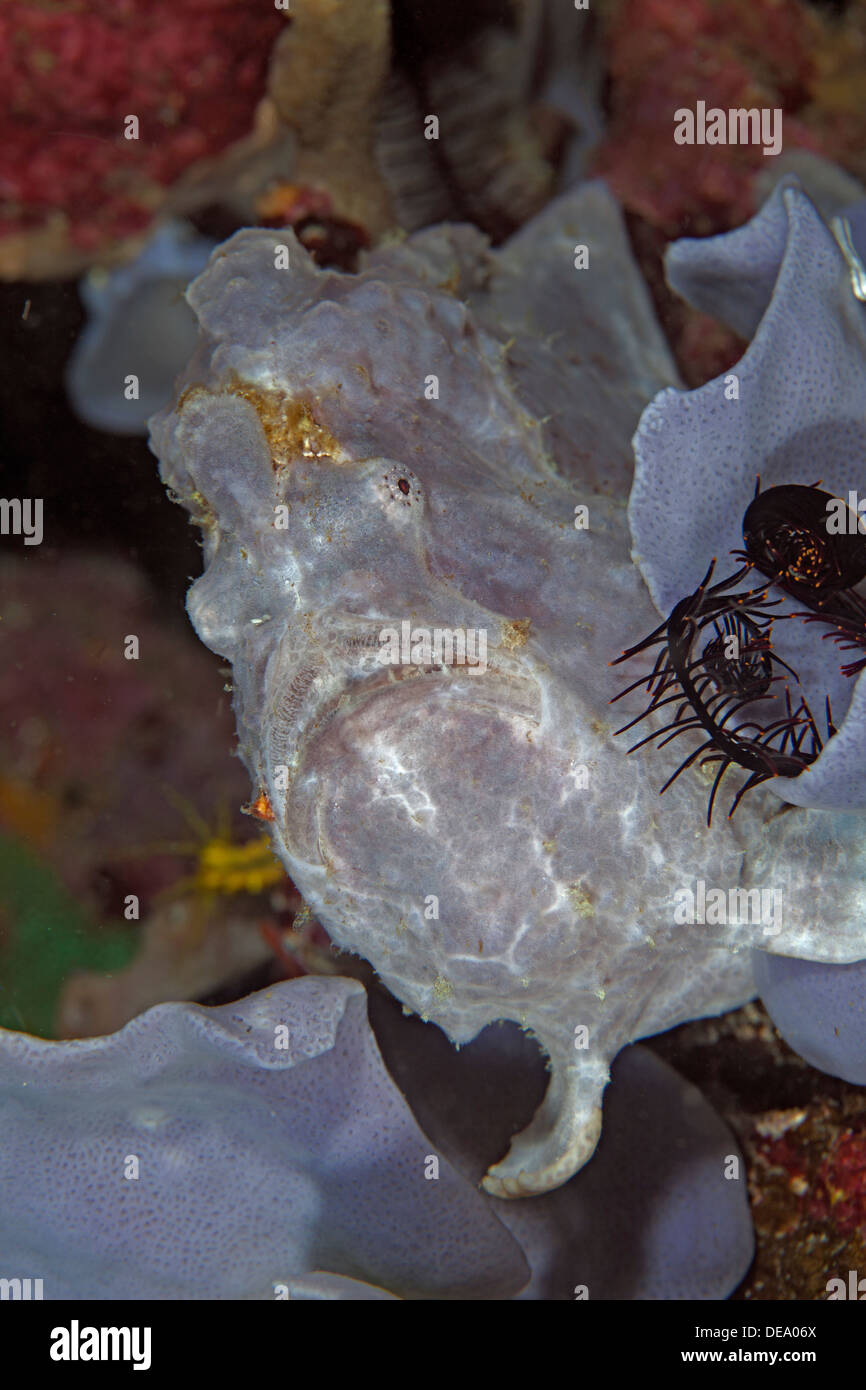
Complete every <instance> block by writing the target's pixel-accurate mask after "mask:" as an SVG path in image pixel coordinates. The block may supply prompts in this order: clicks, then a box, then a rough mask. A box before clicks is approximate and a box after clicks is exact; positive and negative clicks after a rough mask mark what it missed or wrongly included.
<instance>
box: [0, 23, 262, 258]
mask: <svg viewBox="0 0 866 1390" xmlns="http://www.w3.org/2000/svg"><path fill="white" fill-rule="evenodd" d="M283 28H284V20H283V18H282V15H281V13H280V12H279V11H278V10H277V9H275V7H274V6H273V5H270V6H269V5H261V4H259V3H257V0H149V3H148V4H147V5H141V4H137V3H135V0H86V3H81V0H60V2H59V3H57V4H52V5H50V6H46V5H43V4H34V3H32V0H11V2H10V3H6V4H4V5H3V7H2V9H0V84H2V89H3V92H4V102H3V112H2V115H0V244H2V239H3V238H8V237H13V236H17V235H18V234H22V233H34V232H39V231H44V230H46V229H51V228H53V229H55V230H57V231H58V234H59V233H60V232H61V231H62V234H63V236H64V237H67V238H68V240H69V242H70V243H71V245H72V246H73V247H76V248H78V249H79V250H81V251H93V250H94V249H95V248H98V247H100V246H105V247H110V246H111V244H112V243H113V242H115V241H117V240H119V239H121V238H124V237H128V236H130V235H132V234H133V233H137V232H140V231H142V230H143V229H144V228H145V227H146V226H147V224H148V223H149V222H150V220H151V217H152V216H153V212H154V208H155V206H156V205H157V204H158V203H159V201H160V200H161V198H162V196H163V192H164V190H165V188H166V187H167V186H168V185H170V184H171V183H172V182H173V181H174V180H175V179H177V178H178V177H179V176H180V174H181V173H182V172H183V171H184V170H185V169H186V168H187V167H188V166H189V165H191V164H193V163H194V162H195V161H198V160H201V159H203V158H205V157H207V156H211V155H215V154H217V153H219V152H220V151H221V150H223V149H224V148H225V147H226V146H227V145H229V144H230V143H231V142H232V141H235V140H238V139H240V137H241V136H243V135H246V134H247V133H248V132H249V130H250V128H251V126H252V123H253V114H254V111H255V108H256V104H257V103H258V101H259V100H260V98H261V97H262V95H263V92H264V83H265V73H266V70H267V62H268V56H269V52H270V48H271V46H272V44H273V42H274V40H275V39H276V38H277V36H278V35H279V34H280V32H281V31H282V29H283ZM129 116H135V117H137V120H138V137H137V138H128V137H127V130H128V126H127V118H128V117H129Z"/></svg>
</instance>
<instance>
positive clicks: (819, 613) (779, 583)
mask: <svg viewBox="0 0 866 1390" xmlns="http://www.w3.org/2000/svg"><path fill="white" fill-rule="evenodd" d="M840 517H841V521H842V523H843V524H841V525H840V524H839V522H840ZM831 522H833V523H835V524H831ZM743 542H744V546H745V549H744V550H743V551H737V552H735V555H736V557H737V558H738V559H740V560H741V561H743V565H742V568H741V569H739V570H738V571H737V572H736V573H735V574H733V575H731V576H730V577H729V578H727V579H725V580H723V581H722V582H721V583H717V584H715V585H713V586H712V587H711V586H710V580H711V579H712V575H713V571H714V569H715V563H716V562H715V560H713V561H712V562H711V563H710V566H709V569H708V570H707V573H706V574H705V575H704V578H703V580H702V581H701V583H700V585H699V586H698V588H697V589H696V590H695V592H694V593H693V594H689V595H688V597H686V598H684V599H681V600H680V602H679V603H678V604H677V605H676V606H675V607H674V609H673V610H672V612H671V614H670V616H669V618H668V619H667V621H666V622H664V623H661V624H660V625H659V627H657V628H656V629H655V631H654V632H651V633H650V634H649V636H648V637H645V638H644V639H643V640H642V641H641V642H638V643H636V644H635V645H634V646H633V647H630V648H629V649H628V650H627V651H624V652H623V653H622V655H621V656H619V657H617V659H616V661H613V662H611V665H613V666H616V665H618V664H619V662H621V661H627V660H628V659H629V658H630V657H633V656H636V655H638V653H640V652H645V651H649V650H651V649H652V648H653V647H659V648H660V651H659V655H658V657H657V659H656V662H655V666H654V667H653V670H652V671H651V673H650V674H649V675H648V676H644V677H641V679H640V680H637V681H634V682H633V683H632V684H631V685H629V686H627V687H626V689H625V690H622V691H620V693H619V694H618V695H616V696H614V700H613V701H611V703H614V702H615V701H616V700H619V699H622V697H623V696H624V695H627V694H628V693H629V692H630V691H632V690H636V689H638V688H639V687H641V686H645V688H646V690H647V693H648V694H649V695H650V697H651V698H650V703H649V705H648V706H647V708H646V709H645V710H644V711H643V712H642V713H641V714H639V715H638V716H637V717H636V718H635V719H632V720H631V721H630V722H629V723H628V724H625V725H624V726H623V727H622V728H621V729H617V731H616V732H617V734H622V733H625V732H626V731H627V730H628V729H631V728H633V727H634V726H635V725H636V724H639V723H640V722H641V721H642V720H643V719H646V718H647V716H648V715H650V714H652V713H654V712H655V711H656V710H659V709H662V708H668V709H670V708H671V707H674V709H673V716H672V718H671V719H670V720H669V722H668V723H667V724H666V725H664V726H663V727H662V728H661V729H658V730H656V731H655V732H653V733H651V734H648V735H647V736H646V737H645V738H642V739H641V740H640V741H639V742H638V743H636V744H634V745H633V746H632V747H631V748H630V749H629V750H628V751H629V752H630V753H633V752H635V751H636V750H637V749H638V748H642V747H644V745H645V744H647V743H652V742H653V741H654V740H659V741H658V743H657V744H656V746H657V747H659V748H663V747H664V746H665V745H666V744H668V743H670V742H671V740H672V739H675V738H678V737H679V735H680V734H682V733H686V732H687V731H689V730H703V732H704V733H705V734H706V735H707V738H706V739H705V741H704V742H703V743H701V744H700V746H699V747H698V748H696V749H695V750H694V752H692V753H689V754H688V756H687V757H686V758H684V759H683V761H682V762H681V763H680V764H679V766H678V767H677V769H676V771H675V772H674V773H673V774H672V776H670V777H669V778H668V780H667V781H666V782H665V784H664V786H663V787H662V788H661V792H664V791H666V790H667V788H668V787H669V786H670V785H671V783H672V782H674V781H676V779H677V777H679V775H680V773H681V772H684V771H685V769H686V768H687V767H691V766H692V765H693V764H694V763H696V762H697V763H698V764H699V766H704V764H706V763H718V764H719V770H718V773H717V775H716V778H715V781H714V783H713V787H712V791H711V793H710V798H709V805H708V807H707V825H710V824H711V822H712V814H713V806H714V804H715V799H716V793H717V792H718V789H719V786H720V784H721V781H722V779H723V777H724V775H725V773H726V772H727V771H728V769H729V768H731V767H734V766H736V767H742V768H744V769H746V770H747V771H748V772H749V774H750V775H749V777H748V778H747V780H746V781H745V783H744V784H743V786H742V787H741V788H740V790H739V791H738V792H737V794H736V796H735V797H734V800H733V803H732V805H731V808H730V811H729V812H728V815H729V817H730V816H732V815H733V814H734V812H735V811H736V809H737V806H738V805H739V804H740V801H741V800H742V798H743V797H744V796H745V794H746V792H747V791H750V790H751V789H752V788H753V787H757V786H760V784H761V783H762V782H766V781H769V779H770V778H772V777H797V776H799V774H800V773H801V772H803V771H805V769H806V768H807V767H809V766H810V765H811V764H812V763H813V762H814V761H815V759H816V758H817V757H818V756H819V755H820V753H821V750H822V748H823V741H822V739H821V735H820V734H819V732H818V727H817V725H816V723H815V719H814V717H813V715H812V712H811V710H810V709H809V706H808V704H807V703H806V700H805V699H804V698H803V697H802V696H801V697H800V699H799V701H798V703H797V704H796V706H795V705H794V704H793V702H792V699H791V690H790V686H789V685H788V684H787V683H785V694H784V715H783V716H782V717H781V718H777V719H775V720H772V721H771V722H769V723H761V722H760V721H759V720H756V719H755V718H749V719H746V720H744V721H743V722H742V723H740V724H735V723H733V722H732V721H734V720H735V719H736V716H737V715H738V714H740V713H741V712H742V711H743V710H744V709H746V707H747V706H752V705H756V704H759V703H761V702H766V701H772V700H777V699H778V697H779V691H778V690H773V686H775V685H778V683H779V682H780V681H783V682H784V681H785V677H784V675H783V674H782V672H783V671H784V672H787V673H788V675H789V676H791V677H793V679H794V681H795V682H796V683H797V685H799V680H798V677H797V673H796V671H795V670H794V669H793V667H791V666H789V665H788V664H787V663H786V662H784V661H783V660H782V659H781V657H779V656H778V655H777V653H776V652H774V651H773V646H772V628H773V622H774V620H775V617H774V615H773V614H770V613H769V612H768V610H769V609H771V608H773V607H775V606H776V605H777V604H778V603H779V602H780V601H781V600H779V599H770V598H769V597H768V595H769V593H770V590H771V588H772V587H773V586H776V587H777V588H779V589H781V590H782V591H783V592H784V593H786V594H788V595H789V596H790V597H792V598H794V599H796V600H797V601H798V602H801V603H803V604H805V605H806V611H805V612H798V613H791V614H786V615H784V616H785V617H786V618H787V617H790V618H802V619H804V620H805V621H806V622H823V623H827V624H829V625H830V626H831V629H832V630H831V631H830V632H828V633H826V634H825V637H830V638H831V639H832V640H834V641H835V642H836V643H837V644H839V645H840V646H841V647H842V649H843V650H861V651H864V652H866V600H864V599H863V597H861V595H859V594H858V593H856V592H855V585H857V584H859V583H860V582H861V580H863V579H864V578H866V527H863V524H862V523H861V522H860V520H859V517H858V516H857V514H856V513H853V512H851V510H850V508H847V509H846V508H845V504H844V503H842V502H841V501H840V499H839V498H834V497H833V496H831V494H829V493H825V492H821V491H820V490H819V488H818V485H817V484H815V485H812V486H810V487H806V486H801V485H785V486H781V487H775V488H768V489H767V490H766V491H765V492H761V490H760V479H758V484H757V487H756V490H755V496H754V498H753V500H752V502H751V503H750V505H749V507H748V508H747V510H746V513H745V516H744V517H743ZM751 571H757V572H758V573H760V574H761V575H762V576H763V578H764V580H765V581H766V582H765V583H764V584H763V586H762V587H760V588H757V589H751V590H747V591H745V592H744V591H739V592H737V591H736V586H738V585H739V584H741V583H742V582H743V581H744V580H745V579H746V577H747V575H748V574H749V573H750V572H751ZM708 629H710V630H709V631H707V630H708ZM705 633H706V640H705V641H704V643H703V646H702V647H701V648H700V650H699V651H698V652H697V654H696V649H697V648H698V647H699V643H700V641H701V638H702V637H703V636H704V634H705ZM864 668H866V655H864V656H863V657H861V658H860V659H859V660H857V661H854V662H850V663H849V664H848V665H846V666H843V667H842V671H843V673H844V674H845V675H854V674H856V673H857V672H859V671H860V670H862V669H864ZM826 720H827V737H828V738H831V737H832V736H833V735H834V734H835V732H836V730H835V727H834V725H833V717H832V713H831V710H830V702H829V700H826Z"/></svg>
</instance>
